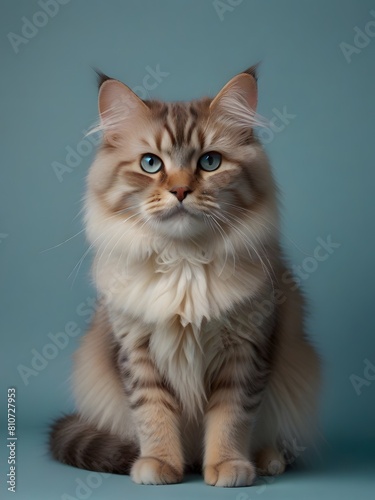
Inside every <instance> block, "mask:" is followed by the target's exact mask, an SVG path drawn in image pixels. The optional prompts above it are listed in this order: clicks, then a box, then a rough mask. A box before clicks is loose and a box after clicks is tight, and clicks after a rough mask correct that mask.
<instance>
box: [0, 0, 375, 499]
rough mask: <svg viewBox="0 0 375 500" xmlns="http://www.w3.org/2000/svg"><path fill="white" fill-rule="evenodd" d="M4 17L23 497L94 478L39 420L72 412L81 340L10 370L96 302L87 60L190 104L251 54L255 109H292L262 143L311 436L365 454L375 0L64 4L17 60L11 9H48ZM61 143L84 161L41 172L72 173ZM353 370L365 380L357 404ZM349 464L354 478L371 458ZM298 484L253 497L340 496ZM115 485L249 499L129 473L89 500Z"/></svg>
mask: <svg viewBox="0 0 375 500" xmlns="http://www.w3.org/2000/svg"><path fill="white" fill-rule="evenodd" d="M42 3H43V1H42ZM223 4H226V5H227V9H226V10H221V9H222V8H223ZM231 4H232V6H231ZM235 4H238V5H236V6H234V5H235ZM228 6H229V7H228ZM372 9H373V11H374V15H373V16H372V15H371V13H370V11H371V10H372ZM1 10H2V13H1V20H0V47H1V60H2V76H1V79H0V96H1V118H2V120H1V140H2V155H1V157H2V165H1V185H0V204H1V222H0V257H1V282H0V290H1V316H0V327H1V342H2V348H1V367H2V373H3V374H2V377H1V387H0V390H1V392H0V401H1V405H0V409H1V419H2V427H1V431H2V432H3V433H4V432H5V425H3V424H5V420H6V404H5V402H6V388H7V387H10V386H12V387H16V388H17V412H18V413H17V422H18V431H17V432H18V435H20V445H19V448H18V453H19V455H18V467H19V471H20V472H19V478H18V498H28V499H31V498H34V496H33V495H35V498H61V497H62V495H63V494H64V493H65V492H66V493H70V494H72V493H71V492H72V491H74V478H77V477H82V478H86V477H87V474H88V473H87V472H86V471H78V470H75V469H72V468H68V467H64V466H62V465H60V464H56V463H52V462H50V461H49V460H48V457H46V456H45V455H44V447H43V446H44V445H43V441H42V440H43V439H44V438H42V435H41V434H40V430H41V429H45V427H46V424H47V423H48V422H49V421H50V420H51V418H53V417H54V416H56V415H57V414H59V412H61V411H62V410H65V411H68V410H69V409H71V408H73V402H72V399H71V394H70V386H69V376H70V373H71V354H72V353H73V352H74V350H75V349H76V348H77V346H78V342H79V337H80V336H76V337H73V338H69V342H68V344H67V346H66V347H65V348H61V349H58V350H57V352H55V353H53V352H52V354H55V357H54V358H53V359H50V360H48V361H47V362H46V363H45V366H44V367H42V365H40V367H42V368H41V369H40V370H39V371H38V370H37V371H35V372H34V373H33V374H32V375H30V376H28V377H26V378H25V376H24V377H23V378H22V377H21V375H20V370H23V368H22V367H21V365H23V367H28V368H31V367H32V366H31V363H32V359H33V356H34V354H35V351H33V349H35V350H36V351H38V352H39V353H41V352H42V351H43V349H45V348H46V345H47V344H49V343H51V340H50V338H49V336H48V335H49V334H53V335H55V334H57V333H58V332H61V331H63V330H64V329H65V328H66V326H67V324H68V323H69V322H75V323H76V324H77V325H78V327H79V328H80V329H81V330H82V332H83V330H84V329H85V328H86V327H87V321H88V318H89V314H90V303H91V302H92V299H93V298H94V297H95V291H94V289H93V288H92V286H91V284H90V277H89V267H90V259H91V255H90V254H87V256H86V257H85V258H84V260H83V262H82V265H80V264H79V262H80V259H81V257H82V256H83V255H85V252H86V249H87V247H88V245H87V243H86V242H85V238H84V234H83V233H82V232H81V230H82V220H81V214H80V209H81V207H82V203H81V199H82V195H83V192H84V184H85V177H86V174H87V171H88V168H89V165H90V162H91V161H92V158H93V154H94V148H90V147H88V148H87V144H89V143H88V142H87V139H84V137H83V130H87V129H88V128H89V127H90V126H92V125H93V124H94V123H95V121H96V119H97V102H96V99H97V88H96V79H95V74H94V72H93V70H92V67H98V68H100V69H101V70H102V71H104V72H105V73H108V74H109V75H111V76H113V77H116V78H118V79H121V80H122V81H124V82H125V83H127V84H128V85H129V86H130V87H132V88H135V90H137V91H138V92H139V93H140V94H142V95H144V93H145V92H146V90H145V89H144V88H143V89H140V86H142V85H143V86H144V83H145V82H146V83H147V80H144V79H145V76H146V75H147V74H148V73H149V69H147V68H152V69H154V70H155V69H156V68H157V66H158V65H159V68H160V70H161V71H162V72H163V73H165V74H167V75H164V76H163V77H162V78H161V81H160V82H159V83H158V85H156V86H155V88H153V89H151V90H149V92H148V96H149V97H151V98H161V99H165V100H187V99H191V98H198V97H200V96H202V95H214V94H215V93H216V92H217V91H218V90H219V89H220V88H221V87H222V86H223V85H224V84H225V83H226V82H227V81H228V80H229V79H230V78H231V77H232V76H234V75H235V74H237V73H238V72H240V71H241V70H243V69H245V68H246V67H248V66H250V65H252V64H254V63H255V62H257V61H262V64H261V67H260V70H259V73H260V77H259V108H258V111H259V113H260V114H261V115H263V116H264V117H266V118H267V119H269V120H271V119H272V118H273V117H274V116H277V113H278V112H283V110H285V109H286V111H287V113H288V114H289V115H293V118H290V119H289V123H288V124H285V126H284V129H283V130H280V131H277V132H272V131H271V132H267V131H266V132H264V131H263V132H260V133H261V137H263V139H264V142H265V143H266V144H265V147H266V150H267V151H268V153H269V156H270V158H271V161H272V164H273V167H274V172H275V176H276V178H277V181H278V183H279V185H280V187H281V191H282V238H283V244H284V248H285V250H286V254H287V256H288V258H289V260H290V262H291V263H292V264H293V265H295V266H302V268H305V269H308V270H309V271H308V272H307V273H306V272H305V271H304V276H305V278H304V279H303V280H302V281H303V289H304V290H305V292H306V295H307V298H308V301H309V304H310V314H309V318H308V322H307V324H308V331H309V333H310V335H311V337H312V338H313V341H314V342H315V344H316V345H317V346H318V349H319V351H320V353H321V356H322V358H323V360H324V387H323V390H322V397H321V401H322V404H321V427H322V432H323V434H324V437H325V442H326V443H327V444H328V446H327V445H326V448H327V449H329V450H330V452H327V451H323V453H322V455H323V459H322V460H323V462H324V456H326V455H327V456H328V455H329V454H330V453H333V451H335V450H336V452H337V455H338V456H341V459H342V457H344V456H346V455H345V453H348V450H356V451H353V453H352V454H350V453H349V456H350V457H354V456H357V455H358V453H359V454H360V455H361V453H362V455H361V456H362V457H364V456H365V454H364V451H363V450H364V446H365V445H364V443H366V447H367V448H366V449H367V450H368V449H369V447H370V448H371V443H373V442H374V439H375V428H374V416H375V381H374V379H375V373H374V372H372V374H371V373H370V375H371V376H372V380H371V378H370V377H369V376H368V375H369V374H367V378H364V373H363V372H364V368H365V359H368V360H369V361H370V362H372V363H373V364H375V335H374V332H375V329H374V326H375V320H374V318H375V315H374V311H373V309H374V292H373V283H374V282H375V270H374V266H373V252H374V244H375V238H374V222H373V217H374V208H375V206H374V200H375V196H374V187H375V168H374V153H375V147H374V143H375V141H374V111H375V97H374V96H375V94H374V85H375V39H374V38H375V22H374V21H375V2H374V1H370V0H362V1H356V0H330V1H326V0H314V1H312V0H310V1H309V0H283V1H282V2H281V1H278V0H268V1H260V0H259V1H255V0H244V1H242V2H241V1H240V0H223V1H222V2H216V3H215V1H213V0H189V1H188V0H158V1H152V0H125V1H124V0H122V1H121V0H106V1H105V2H104V1H97V0H90V1H88V0H71V1H70V2H68V3H67V4H66V5H59V9H58V12H57V13H56V14H55V15H54V16H53V17H48V16H47V21H46V23H45V25H44V26H42V27H40V28H38V29H37V30H36V33H34V35H33V36H32V37H31V38H29V39H24V41H26V43H21V44H20V45H18V46H17V48H16V50H15V48H14V46H12V44H11V42H10V40H9V33H10V32H13V33H15V34H16V35H19V36H23V35H22V27H23V25H24V23H25V20H24V19H23V17H24V16H25V17H26V18H27V19H28V20H29V21H31V22H33V19H34V20H35V22H36V24H38V23H39V24H43V23H44V22H45V17H46V16H44V17H43V15H42V16H40V15H39V16H38V15H36V17H35V14H36V13H37V12H40V11H42V8H41V6H40V5H39V4H38V3H37V1H34V0H32V1H30V0H19V1H17V2H14V1H13V0H3V2H2V6H1ZM55 10H56V7H55ZM218 11H220V12H218ZM370 21H373V22H372V25H371V26H370V27H369V30H370V31H369V33H370V34H371V36H370V37H368V38H367V41H366V39H365V40H363V38H362V39H358V40H357V41H356V43H357V45H361V48H358V47H357V48H355V51H356V52H353V53H352V54H351V56H350V57H349V56H347V57H345V56H344V54H343V51H342V48H341V47H340V44H341V43H342V42H346V43H348V44H351V45H354V44H355V40H354V37H355V35H356V32H355V27H356V26H357V27H358V28H360V29H361V30H364V29H365V26H366V25H367V24H368V23H369V22H370ZM30 29H32V28H29V32H28V36H29V37H30V33H31V31H30ZM34 30H35V28H34ZM372 33H373V35H372ZM31 34H32V33H31ZM11 36H12V35H11ZM16 51H17V53H16ZM349 58H350V61H348V59H349ZM148 82H149V83H150V80H149V81H148ZM275 110H276V111H275ZM277 123H278V125H280V123H281V122H280V121H279V122H277ZM82 141H83V143H85V144H83V143H82ZM85 145H86V149H85ZM70 148H71V149H73V150H75V151H77V148H78V151H81V154H78V156H77V157H76V160H75V161H76V166H75V167H72V168H71V169H70V170H71V171H69V172H65V173H63V175H62V178H60V179H58V177H57V175H56V173H55V171H54V168H53V165H56V162H59V163H60V164H65V165H67V163H66V156H67V151H68V150H71V149H70ZM90 149H91V152H89V154H86V153H87V152H88V150H90ZM329 235H331V238H332V241H334V242H335V243H337V244H339V246H338V247H337V248H335V249H334V250H333V252H332V254H330V255H329V258H327V259H326V260H325V261H321V262H316V261H315V264H314V261H313V260H314V257H313V256H314V250H315V249H316V247H317V246H318V242H317V239H318V238H322V239H323V240H326V238H327V237H328V236H329ZM309 266H310V267H309ZM78 267H79V270H78V272H77V268H78ZM47 350H48V348H47ZM50 352H51V351H50ZM352 375H357V376H360V377H362V378H363V380H364V382H365V383H364V385H363V386H362V387H361V388H360V390H359V391H360V392H361V393H360V394H357V392H356V390H355V388H354V387H353V384H352V381H351V378H350V377H351V376H352ZM2 436H4V437H5V435H4V434H2ZM22 438H23V441H22ZM2 443H5V441H4V439H2ZM4 448H5V445H4V446H3V450H2V452H4ZM332 450H333V451H332ZM338 450H341V451H340V452H339V451H338ZM343 450H344V451H343ZM345 450H346V451H345ZM358 450H359V451H358ZM361 450H362V452H361ZM360 452H361V453H360ZM348 460H349V458H348ZM353 460H354V459H353ZM365 462H366V463H367V464H368V461H366V460H365ZM330 463H331V466H332V464H333V463H336V459H332V461H331V462H330ZM337 463H339V462H337ZM340 463H341V462H340ZM345 463H349V462H345ZM355 463H357V464H358V463H361V461H358V460H356V461H355ZM27 464H32V465H31V467H29V466H27ZM333 469H334V468H333ZM47 470H48V471H49V474H48V476H49V479H48V481H49V483H48V481H47V479H46V475H45V471H47ZM322 470H326V471H327V470H330V469H329V467H328V465H327V467H326V468H325V469H324V467H323V469H322ZM353 470H354V469H353ZM360 470H361V471H362V472H363V474H364V471H366V466H363V467H361V468H360ZM43 471H44V472H43ZM301 474H302V475H298V474H296V475H293V474H292V475H289V476H288V475H286V476H284V477H283V478H279V479H278V480H277V481H275V482H274V483H272V484H270V485H268V486H267V491H266V492H265V494H264V498H266V497H267V495H268V496H269V498H274V497H277V498H283V496H280V495H282V493H281V492H283V491H284V494H285V495H287V497H288V498H290V497H291V496H292V495H293V492H294V493H295V494H297V493H298V492H300V491H305V488H307V491H310V492H315V493H314V495H315V494H316V495H318V494H319V496H320V497H324V495H328V496H326V498H329V495H331V493H329V492H330V491H331V490H330V488H332V495H334V494H335V492H336V493H338V490H337V488H336V483H335V482H334V480H333V482H331V483H329V484H328V483H327V484H325V483H324V481H323V479H322V480H321V482H319V481H314V480H313V479H312V478H310V479H309V478H308V477H307V476H305V475H304V473H301ZM323 475H324V474H323ZM324 477H325V476H324ZM331 477H332V478H334V477H335V475H334V473H333V474H332V476H331ZM43 478H44V479H43ZM0 479H1V483H3V479H4V477H1V478H0ZM357 479H358V478H357ZM44 480H45V481H47V483H45V484H44V483H43V481H44ZM345 480H346V481H347V482H348V480H349V482H350V478H348V477H346V478H345ZM303 481H306V482H305V483H304V482H303ZM308 481H311V484H310V483H309V482H308ZM327 481H328V479H327ZM353 481H354V478H353ZM358 481H359V479H358ZM347 482H345V481H344V482H342V478H341V479H340V480H339V479H337V484H339V483H340V484H341V488H342V491H341V490H340V491H341V493H340V495H341V498H344V497H345V495H348V498H350V497H351V496H350V495H351V494H352V493H351V490H350V487H349V486H348V484H349V483H348V484H347ZM191 483H192V484H193V485H191ZM351 484H352V488H353V494H355V492H357V495H358V492H359V491H363V492H364V491H365V486H366V480H365V479H364V477H363V478H362V479H361V481H359V483H358V484H359V485H358V487H357V486H355V485H356V483H354V482H353V483H351ZM343 485H344V486H343ZM2 487H3V486H2ZM319 487H321V490H319ZM44 488H46V489H44ZM48 488H50V490H49V489H48ZM111 488H112V489H111ZM126 488H128V489H129V492H130V491H131V492H132V493H129V494H130V495H142V493H141V492H144V491H146V493H147V495H146V496H148V495H150V494H152V495H153V496H155V495H156V498H158V496H157V495H162V496H163V495H165V491H167V492H169V493H167V494H170V495H171V497H172V496H173V495H174V494H178V496H180V497H181V498H182V497H184V495H186V498H189V496H190V494H191V493H192V492H198V489H194V488H200V489H199V492H200V493H199V494H200V495H208V496H209V495H211V496H212V497H214V496H215V498H219V497H220V498H221V497H223V498H224V497H225V498H227V497H228V498H229V497H230V498H235V499H236V500H246V498H250V495H253V496H254V489H253V490H251V489H250V490H248V489H247V490H246V489H244V490H242V491H243V492H244V493H243V495H245V496H243V497H241V496H238V495H240V494H242V493H239V492H238V491H236V492H234V491H233V490H220V492H219V491H218V490H215V491H214V490H213V489H212V488H211V489H210V488H208V487H205V486H203V484H202V480H201V479H200V478H199V477H197V478H196V480H194V481H193V480H190V482H188V483H187V484H185V485H180V486H175V487H170V489H166V490H165V489H164V488H162V489H155V490H150V489H147V488H146V489H144V488H143V487H140V488H138V489H134V487H133V485H131V484H130V482H129V480H128V478H118V477H117V478H109V479H106V480H103V485H101V486H100V487H98V488H97V489H94V490H95V491H93V492H92V496H91V498H109V497H110V495H111V492H112V493H113V495H114V497H116V498H117V496H116V495H120V494H119V493H118V492H120V491H126ZM176 488H177V489H176ZM189 488H193V489H191V490H189ZM298 488H301V490H299V489H298ZM311 488H315V490H314V489H311ZM316 488H318V489H316ZM361 488H362V489H361ZM189 491H190V493H189ZM48 492H49V493H48ZM51 492H54V493H53V494H52V493H51ZM115 492H117V493H115ZM156 492H157V493H156ZM296 492H297V493H296ZM323 492H325V493H323ZM146 493H145V494H146ZM257 493H259V491H257ZM124 494H125V493H124ZM197 494H198V493H197ZM298 494H299V493H298ZM311 494H312V495H313V493H311ZM22 495H25V496H22ZM43 495H45V497H44V496H43ZM236 495H237V496H236ZM246 495H247V497H246ZM343 495H344V496H343ZM119 497H120V496H119ZM121 498H122V496H121ZM304 498H308V497H307V496H306V491H305V496H304ZM312 498H313V496H312ZM331 498H333V497H332V496H331Z"/></svg>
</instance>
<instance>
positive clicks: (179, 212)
mask: <svg viewBox="0 0 375 500" xmlns="http://www.w3.org/2000/svg"><path fill="white" fill-rule="evenodd" d="M194 216H195V217H196V214H194V213H193V212H192V211H191V210H189V209H188V208H187V207H186V206H185V205H183V204H182V203H179V204H178V205H176V206H175V207H172V208H170V209H168V210H166V211H165V212H164V213H163V214H161V216H160V218H161V219H162V220H169V219H173V218H179V217H180V218H185V217H194Z"/></svg>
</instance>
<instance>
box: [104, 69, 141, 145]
mask: <svg viewBox="0 0 375 500" xmlns="http://www.w3.org/2000/svg"><path fill="white" fill-rule="evenodd" d="M98 106H99V115H100V121H101V129H102V130H103V132H104V140H105V141H106V142H107V143H109V144H111V145H113V146H115V145H117V144H118V143H119V142H120V141H121V138H122V137H123V135H124V134H126V130H129V129H130V128H132V127H133V128H134V127H135V126H136V124H137V123H138V122H140V121H143V118H145V117H146V116H147V114H149V112H150V110H149V108H148V106H147V105H146V104H145V103H144V102H143V101H142V99H140V98H139V97H138V96H137V95H136V94H135V93H134V92H133V91H132V90H131V89H130V88H129V87H128V86H127V85H124V84H123V83H121V82H120V81H118V80H113V79H111V78H108V77H105V78H102V82H101V83H100V87H99V97H98Z"/></svg>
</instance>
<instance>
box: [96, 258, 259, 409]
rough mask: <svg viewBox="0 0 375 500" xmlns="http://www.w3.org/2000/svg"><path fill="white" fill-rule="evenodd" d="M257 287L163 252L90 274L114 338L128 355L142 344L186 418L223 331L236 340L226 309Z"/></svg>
mask: <svg viewBox="0 0 375 500" xmlns="http://www.w3.org/2000/svg"><path fill="white" fill-rule="evenodd" d="M237 266H240V262H237ZM260 282H261V279H260V277H259V276H258V275H257V274H256V273H255V272H254V269H253V268H252V267H251V266H248V268H246V267H244V266H243V265H242V267H240V268H238V267H236V266H235V263H234V262H230V261H228V258H226V260H221V259H219V258H217V259H216V260H215V258H214V256H212V255H211V256H207V255H204V254H202V253H201V254H200V255H192V256H187V255H177V254H176V253H175V254H173V253H172V252H166V253H161V254H158V255H154V256H151V257H150V258H148V259H146V260H143V261H138V262H137V261H136V260H134V261H133V262H132V265H131V266H128V267H126V268H125V267H121V266H120V267H119V266H116V268H114V267H111V265H110V262H109V261H107V265H103V266H102V268H100V269H98V270H97V283H98V286H99V289H100V290H101V291H102V292H103V295H104V297H105V298H106V302H107V305H108V308H109V310H110V311H112V312H111V320H112V324H113V327H114V330H115V335H116V336H117V338H118V339H120V341H121V342H122V343H123V345H124V346H125V347H126V346H128V348H131V346H133V345H137V344H139V342H141V341H142V340H145V341H147V342H148V344H149V352H150V355H151V357H152V359H153V361H154V362H155V364H156V366H157V367H158V370H159V371H160V372H161V373H162V374H163V375H164V376H165V378H166V379H167V380H168V381H169V383H170V384H171V385H172V386H173V388H174V390H175V391H176V393H178V394H179V399H180V400H181V401H182V402H183V404H184V406H185V408H186V409H187V411H188V412H190V413H193V412H195V411H197V409H201V408H202V406H203V404H204V401H205V399H206V396H207V386H208V384H209V381H210V379H211V376H212V374H213V373H214V372H215V370H216V369H217V366H218V363H219V362H220V359H221V358H220V352H221V351H222V349H223V339H222V331H221V330H222V327H223V325H224V324H225V325H226V328H228V325H229V329H230V328H232V330H233V331H232V335H233V336H234V337H235V336H236V327H235V321H234V322H233V321H232V318H231V314H230V311H231V309H232V307H233V305H234V304H238V303H240V302H241V300H243V299H244V298H245V297H250V296H252V295H254V294H255V293H256V290H257V288H258V286H259V283H260Z"/></svg>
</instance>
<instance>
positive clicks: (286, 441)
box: [253, 289, 320, 475]
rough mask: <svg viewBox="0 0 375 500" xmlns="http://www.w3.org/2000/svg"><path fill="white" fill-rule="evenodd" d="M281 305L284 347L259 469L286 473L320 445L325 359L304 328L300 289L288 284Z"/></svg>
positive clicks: (277, 359) (259, 441)
mask: <svg viewBox="0 0 375 500" xmlns="http://www.w3.org/2000/svg"><path fill="white" fill-rule="evenodd" d="M284 297H285V299H284V301H283V304H282V305H281V306H280V310H279V321H278V330H277V332H276V335H277V339H278V340H277V344H278V348H277V349H276V351H275V353H274V358H273V362H272V371H271V374H270V379H269V382H268V384H267V389H266V391H265V393H264V397H263V401H262V405H261V407H260V411H259V418H258V419H257V423H256V428H255V430H254V440H253V445H254V451H255V460H256V464H257V468H258V469H259V471H258V472H259V474H264V475H275V474H280V473H281V472H283V470H284V469H285V466H286V465H288V464H292V463H293V462H294V461H295V460H296V459H297V458H298V457H300V456H301V455H305V454H306V453H308V451H309V450H310V448H314V447H315V445H316V428H317V426H316V410H317V396H318V390H319V386H320V362H319V358H318V356H317V353H316V351H315V349H314V348H313V346H312V345H311V344H310V343H309V342H308V340H307V338H306V336H305V334H304V332H303V303H302V297H301V295H300V293H299V292H298V290H290V289H285V291H284Z"/></svg>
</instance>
